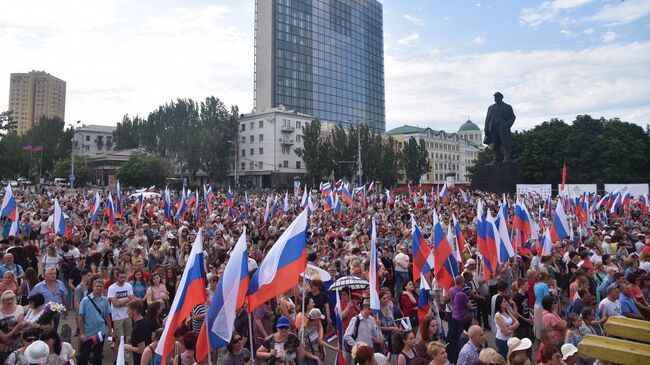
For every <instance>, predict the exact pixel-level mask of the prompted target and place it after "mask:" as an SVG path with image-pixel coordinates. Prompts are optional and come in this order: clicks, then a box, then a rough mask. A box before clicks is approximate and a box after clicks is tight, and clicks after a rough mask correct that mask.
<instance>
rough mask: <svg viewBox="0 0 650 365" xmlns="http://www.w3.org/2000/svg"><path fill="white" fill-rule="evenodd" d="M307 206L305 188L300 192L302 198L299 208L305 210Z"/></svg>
mask: <svg viewBox="0 0 650 365" xmlns="http://www.w3.org/2000/svg"><path fill="white" fill-rule="evenodd" d="M306 206H307V187H305V190H304V191H303V192H302V198H300V208H305V207H306Z"/></svg>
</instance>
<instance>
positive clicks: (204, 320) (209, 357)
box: [203, 302, 253, 365]
mask: <svg viewBox="0 0 650 365" xmlns="http://www.w3.org/2000/svg"><path fill="white" fill-rule="evenodd" d="M205 305H206V306H208V303H207V302H206V303H205ZM208 307H209V306H208ZM207 314H208V313H207V312H206V315H205V317H204V318H203V324H204V325H205V338H206V340H207V341H208V347H206V348H207V349H208V365H212V354H211V351H210V347H211V344H210V332H209V331H208V330H209V328H208V315H207ZM252 356H253V355H251V357H252Z"/></svg>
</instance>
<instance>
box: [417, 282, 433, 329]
mask: <svg viewBox="0 0 650 365" xmlns="http://www.w3.org/2000/svg"><path fill="white" fill-rule="evenodd" d="M430 293H431V287H430V286H429V283H427V279H426V278H425V277H424V275H422V274H420V295H419V296H418V319H419V320H420V323H422V321H423V320H424V318H425V317H426V316H427V314H428V313H429V294H430Z"/></svg>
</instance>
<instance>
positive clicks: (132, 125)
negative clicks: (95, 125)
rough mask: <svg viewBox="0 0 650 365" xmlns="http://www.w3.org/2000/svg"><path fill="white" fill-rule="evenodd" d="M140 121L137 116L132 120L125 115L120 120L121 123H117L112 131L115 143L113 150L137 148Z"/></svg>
mask: <svg viewBox="0 0 650 365" xmlns="http://www.w3.org/2000/svg"><path fill="white" fill-rule="evenodd" d="M141 124H142V119H141V118H140V117H138V116H137V115H136V116H135V118H133V120H131V118H129V115H128V114H126V115H124V117H123V118H122V122H118V123H117V128H115V131H113V140H114V141H115V148H116V149H118V150H126V149H131V148H137V147H138V146H139V145H140V125H141Z"/></svg>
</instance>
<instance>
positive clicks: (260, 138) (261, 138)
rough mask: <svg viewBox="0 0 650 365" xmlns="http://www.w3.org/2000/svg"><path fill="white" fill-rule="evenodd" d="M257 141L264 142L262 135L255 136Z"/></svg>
mask: <svg viewBox="0 0 650 365" xmlns="http://www.w3.org/2000/svg"><path fill="white" fill-rule="evenodd" d="M257 141H258V142H264V135H263V134H260V135H259V136H257Z"/></svg>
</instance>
